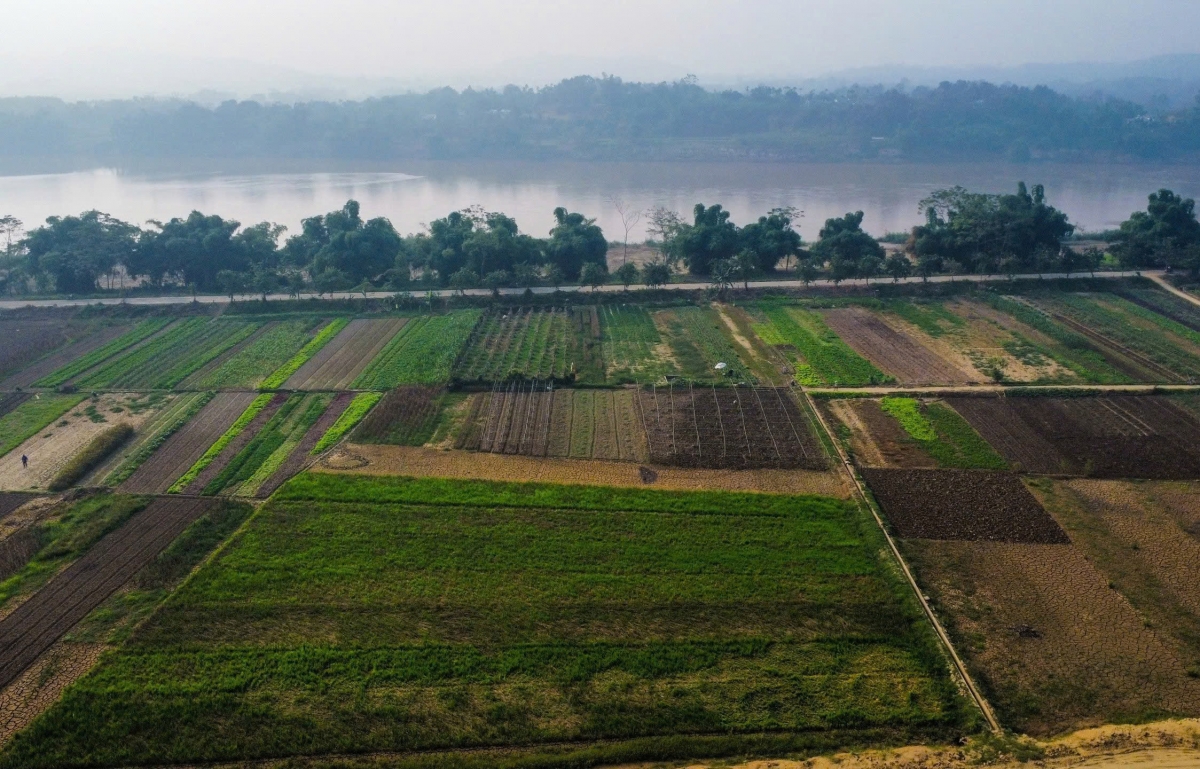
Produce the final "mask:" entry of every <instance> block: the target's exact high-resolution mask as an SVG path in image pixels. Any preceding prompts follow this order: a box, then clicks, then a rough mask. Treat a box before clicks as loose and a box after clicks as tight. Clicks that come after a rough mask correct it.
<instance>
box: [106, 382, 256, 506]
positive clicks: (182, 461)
mask: <svg viewBox="0 0 1200 769" xmlns="http://www.w3.org/2000/svg"><path fill="white" fill-rule="evenodd" d="M254 397H255V396H254V393H218V394H217V397H215V398H213V399H212V400H211V401H210V402H209V404H208V405H207V406H205V407H204V408H203V409H201V410H200V413H199V414H197V415H196V416H195V417H194V418H193V419H192V420H191V421H190V422H188V423H187V424H186V425H184V426H183V427H181V428H180V429H179V430H178V431H177V432H176V433H175V434H174V435H172V436H171V437H170V438H168V439H167V442H166V443H164V444H163V445H162V446H160V447H159V449H158V451H156V452H154V456H152V457H150V459H148V460H146V462H145V463H144V464H143V465H142V466H141V467H139V468H138V469H137V471H136V472H134V474H133V475H131V476H130V477H129V479H128V480H126V481H125V482H124V483H122V484H121V486H120V490H121V491H122V492H125V493H127V494H162V493H164V492H166V490H167V489H169V488H170V487H171V484H173V483H174V482H175V480H176V479H177V478H179V476H181V475H183V474H184V473H186V472H187V471H188V469H189V468H190V467H191V466H192V465H193V464H195V462H196V460H197V459H199V458H200V457H201V455H203V454H204V452H205V451H207V450H208V447H209V446H211V445H213V443H215V442H216V440H217V438H220V437H221V435H222V434H223V433H224V432H225V431H226V430H227V429H229V426H230V425H232V424H233V422H234V420H236V419H237V418H238V417H239V416H240V415H241V413H242V412H243V411H245V410H246V407H247V406H249V405H250V403H251V402H252V401H253V400H254Z"/></svg>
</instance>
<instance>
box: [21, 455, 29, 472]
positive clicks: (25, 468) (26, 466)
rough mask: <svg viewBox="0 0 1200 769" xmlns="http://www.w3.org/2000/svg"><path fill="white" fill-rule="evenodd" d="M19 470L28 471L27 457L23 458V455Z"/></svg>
mask: <svg viewBox="0 0 1200 769" xmlns="http://www.w3.org/2000/svg"><path fill="white" fill-rule="evenodd" d="M21 469H22V470H28V469H29V457H27V456H25V455H24V454H22V455H21Z"/></svg>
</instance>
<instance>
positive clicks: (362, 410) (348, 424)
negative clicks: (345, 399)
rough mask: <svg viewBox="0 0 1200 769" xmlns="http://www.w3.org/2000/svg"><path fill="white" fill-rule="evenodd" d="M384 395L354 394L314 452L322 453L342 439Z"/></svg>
mask: <svg viewBox="0 0 1200 769" xmlns="http://www.w3.org/2000/svg"><path fill="white" fill-rule="evenodd" d="M382 397H383V394H382V393H359V394H358V395H355V396H354V400H352V401H350V405H349V406H347V407H346V410H345V411H343V412H342V413H341V414H340V415H339V416H338V418H337V421H335V422H334V423H333V424H332V425H331V426H330V427H329V429H328V430H326V431H325V434H324V435H322V436H321V440H319V441H317V445H315V446H313V449H312V453H313V454H314V455H315V454H320V453H321V452H322V451H325V450H326V449H328V448H329V447H330V446H332V445H333V444H335V443H337V442H338V441H340V440H341V439H342V436H344V435H345V434H346V433H348V432H350V431H351V430H352V429H354V426H355V425H357V424H358V423H359V422H360V421H362V419H363V417H365V416H366V415H367V412H369V411H370V410H371V407H372V406H374V405H375V404H376V403H378V402H379V399H380V398H382Z"/></svg>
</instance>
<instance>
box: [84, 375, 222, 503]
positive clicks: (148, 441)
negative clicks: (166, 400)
mask: <svg viewBox="0 0 1200 769" xmlns="http://www.w3.org/2000/svg"><path fill="white" fill-rule="evenodd" d="M215 396H216V393H214V392H212V391H208V392H202V393H184V394H181V395H179V396H178V397H177V398H176V399H175V402H174V403H172V404H171V406H170V407H169V408H167V409H165V410H163V411H162V412H160V413H159V414H158V415H157V416H155V417H154V419H153V420H152V421H151V422H150V423H148V424H146V425H144V426H143V427H142V432H143V433H144V434H145V439H144V440H142V441H141V442H140V443H136V444H134V446H133V447H132V451H131V453H130V454H129V456H128V457H127V458H126V459H125V460H124V461H123V462H121V464H120V465H118V466H117V467H116V469H114V470H113V471H112V472H111V473H110V474H109V475H108V476H107V477H105V478H104V479H103V482H104V485H106V486H112V487H116V486H119V485H120V484H121V483H123V482H124V481H125V480H126V479H128V478H129V476H131V475H133V474H134V472H135V471H136V470H137V469H138V468H139V467H141V466H142V463H143V462H145V461H146V460H147V459H149V458H150V457H151V456H152V455H153V454H154V452H156V451H158V449H159V448H160V447H161V446H162V445H163V444H164V443H166V442H167V439H168V438H170V437H171V436H172V435H174V434H175V433H176V432H178V431H179V428H181V427H183V426H184V425H185V424H187V423H188V422H189V421H191V419H192V417H194V416H196V415H197V414H199V413H200V409H202V408H204V407H205V406H207V405H208V402H209V401H211V400H212V399H213V398H214V397H215Z"/></svg>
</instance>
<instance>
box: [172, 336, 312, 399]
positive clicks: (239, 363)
mask: <svg viewBox="0 0 1200 769" xmlns="http://www.w3.org/2000/svg"><path fill="white" fill-rule="evenodd" d="M312 328H313V321H311V320H291V321H284V322H282V323H278V324H275V325H274V326H272V327H271V328H269V329H267V330H266V331H265V332H264V333H263V334H262V335H261V336H259V337H258V338H257V339H255V340H253V341H251V342H250V343H249V344H248V345H246V346H245V347H244V348H243V349H241V350H238V351H237V353H236V354H234V355H233V356H232V357H230V358H229V360H227V361H225V362H224V363H222V364H221V365H220V367H219V368H217V369H216V370H215V371H211V372H209V373H208V374H207V375H205V376H204V377H203V378H201V379H200V380H199V381H198V382H195V383H194V384H192V383H191V382H189V386H194V387H198V388H202V389H214V390H220V389H227V388H238V387H258V386H259V385H260V384H261V383H262V382H263V380H265V379H266V378H267V377H268V376H270V375H271V373H272V372H274V371H276V370H278V369H279V367H280V366H283V365H284V364H285V363H287V362H288V361H289V360H291V359H292V357H293V356H294V355H295V354H296V353H297V352H298V351H299V350H300V349H301V347H303V346H304V345H305V344H306V343H307V341H308V340H309V339H310V338H311V336H312Z"/></svg>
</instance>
